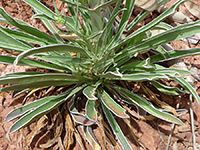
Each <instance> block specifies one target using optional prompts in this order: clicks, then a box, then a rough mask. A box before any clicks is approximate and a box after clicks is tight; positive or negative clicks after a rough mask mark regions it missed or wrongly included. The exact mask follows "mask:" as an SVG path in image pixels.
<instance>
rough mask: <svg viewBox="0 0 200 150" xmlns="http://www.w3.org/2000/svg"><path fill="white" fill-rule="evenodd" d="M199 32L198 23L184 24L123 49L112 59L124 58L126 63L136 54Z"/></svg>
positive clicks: (199, 26) (199, 23)
mask: <svg viewBox="0 0 200 150" xmlns="http://www.w3.org/2000/svg"><path fill="white" fill-rule="evenodd" d="M199 32H200V21H197V22H195V23H190V24H184V25H181V26H178V27H176V28H173V29H171V30H168V31H166V32H163V33H160V34H157V35H155V36H153V37H151V38H148V39H147V40H144V41H143V42H141V43H140V44H138V45H136V46H133V47H130V48H127V49H124V50H123V51H122V52H120V53H118V54H117V55H116V56H115V58H114V59H115V61H117V60H120V61H122V60H121V59H122V58H124V57H126V58H124V59H125V60H127V61H128V60H130V58H132V56H133V55H134V54H135V53H137V52H141V51H143V50H147V49H150V48H154V47H157V46H159V45H162V44H165V43H168V42H171V41H174V40H178V39H180V38H184V37H187V36H190V35H192V34H195V33H199ZM168 54H169V53H168ZM127 56H128V58H127Z"/></svg>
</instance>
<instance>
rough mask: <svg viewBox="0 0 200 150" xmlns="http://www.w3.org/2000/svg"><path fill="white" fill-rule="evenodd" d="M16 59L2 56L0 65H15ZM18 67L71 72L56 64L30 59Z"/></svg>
mask: <svg viewBox="0 0 200 150" xmlns="http://www.w3.org/2000/svg"><path fill="white" fill-rule="evenodd" d="M15 59H16V57H12V56H4V55H0V63H1V64H2V63H3V64H13V62H14V60H15ZM18 65H22V66H32V67H38V68H45V69H51V70H58V71H69V70H68V69H67V68H65V67H63V66H57V65H54V64H49V63H46V62H42V61H38V60H33V59H28V58H24V59H21V61H20V62H19V64H18Z"/></svg>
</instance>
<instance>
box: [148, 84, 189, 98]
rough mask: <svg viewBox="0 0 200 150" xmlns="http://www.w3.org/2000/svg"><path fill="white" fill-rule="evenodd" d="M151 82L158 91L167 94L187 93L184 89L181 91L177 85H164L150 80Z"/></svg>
mask: <svg viewBox="0 0 200 150" xmlns="http://www.w3.org/2000/svg"><path fill="white" fill-rule="evenodd" d="M151 84H152V85H153V86H154V87H155V88H156V89H157V90H159V91H160V92H162V93H165V94H168V95H181V94H185V93H187V92H186V91H182V90H180V89H179V88H177V87H170V86H166V85H164V84H161V83H160V82H157V81H151Z"/></svg>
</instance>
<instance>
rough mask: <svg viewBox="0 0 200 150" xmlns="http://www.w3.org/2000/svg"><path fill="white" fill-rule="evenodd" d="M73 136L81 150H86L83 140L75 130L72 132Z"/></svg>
mask: <svg viewBox="0 0 200 150" xmlns="http://www.w3.org/2000/svg"><path fill="white" fill-rule="evenodd" d="M74 135H75V138H76V140H77V142H78V143H79V145H80V146H81V148H82V149H83V150H86V149H87V148H86V147H85V144H84V143H83V139H82V138H81V136H80V134H79V132H78V131H77V130H76V129H75V130H74Z"/></svg>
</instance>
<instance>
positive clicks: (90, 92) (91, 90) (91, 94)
mask: <svg viewBox="0 0 200 150" xmlns="http://www.w3.org/2000/svg"><path fill="white" fill-rule="evenodd" d="M96 88H97V87H95V86H87V87H86V88H85V89H84V90H83V94H84V95H85V96H86V97H87V99H88V100H97V97H96V96H95V94H96Z"/></svg>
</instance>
